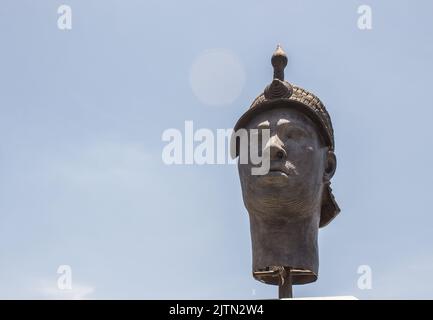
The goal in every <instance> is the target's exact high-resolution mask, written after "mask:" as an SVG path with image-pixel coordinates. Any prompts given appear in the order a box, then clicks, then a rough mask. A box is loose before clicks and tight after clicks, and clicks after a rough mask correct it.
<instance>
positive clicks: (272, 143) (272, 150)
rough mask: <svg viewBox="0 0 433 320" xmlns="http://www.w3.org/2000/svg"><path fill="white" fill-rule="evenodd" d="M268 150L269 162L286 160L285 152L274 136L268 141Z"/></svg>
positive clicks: (279, 141)
mask: <svg viewBox="0 0 433 320" xmlns="http://www.w3.org/2000/svg"><path fill="white" fill-rule="evenodd" d="M268 148H269V150H268V152H269V155H270V158H271V160H283V159H286V158H287V152H286V150H284V148H283V143H282V142H281V140H280V139H279V138H278V137H277V136H276V135H275V136H272V137H271V138H270V139H269V143H268Z"/></svg>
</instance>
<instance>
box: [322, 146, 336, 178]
mask: <svg viewBox="0 0 433 320" xmlns="http://www.w3.org/2000/svg"><path fill="white" fill-rule="evenodd" d="M335 169H337V158H336V157H335V153H334V151H331V150H328V152H327V154H326V167H325V172H324V174H323V180H324V182H329V181H330V180H331V178H332V177H333V176H334V173H335Z"/></svg>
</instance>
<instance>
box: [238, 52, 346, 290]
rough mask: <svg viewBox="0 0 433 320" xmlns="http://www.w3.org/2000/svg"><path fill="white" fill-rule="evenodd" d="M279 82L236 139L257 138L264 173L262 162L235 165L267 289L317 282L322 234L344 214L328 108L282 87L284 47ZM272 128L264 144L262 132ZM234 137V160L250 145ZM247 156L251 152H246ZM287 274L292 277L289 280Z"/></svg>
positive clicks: (258, 274) (277, 67)
mask: <svg viewBox="0 0 433 320" xmlns="http://www.w3.org/2000/svg"><path fill="white" fill-rule="evenodd" d="M272 65H273V67H274V79H273V81H272V83H271V84H270V85H268V86H267V87H266V88H265V90H264V92H263V93H262V94H261V95H260V96H258V97H257V98H256V99H255V100H254V101H253V103H252V105H251V107H250V108H249V109H248V111H246V112H245V113H244V114H243V115H242V116H241V118H240V119H239V120H238V122H237V123H236V125H235V128H234V132H235V134H236V133H238V132H240V131H241V130H244V131H246V132H250V133H251V132H252V131H255V132H257V134H258V136H259V138H257V143H258V144H260V146H259V148H258V149H259V150H262V156H263V157H264V156H265V155H266V156H267V157H268V158H269V165H268V170H267V171H266V172H265V173H264V174H256V175H255V174H252V168H254V167H256V166H257V164H255V163H252V161H249V159H250V158H249V157H248V156H247V161H244V162H242V161H238V169H239V176H240V181H241V187H242V194H243V200H244V204H245V207H246V209H247V210H248V213H249V218H250V227H251V240H252V253H253V276H254V278H255V279H257V280H259V281H262V282H264V283H267V284H274V285H279V286H280V296H291V293H288V294H286V295H284V293H283V294H282V293H281V290H282V289H281V288H282V285H283V283H284V281H286V284H287V282H288V284H289V285H290V288H289V290H290V292H291V284H292V283H293V284H305V283H310V282H314V281H316V280H317V276H318V267H319V261H318V260H319V259H318V243H317V242H318V241H317V237H318V229H319V228H320V227H323V226H325V225H327V224H328V223H329V222H330V221H331V220H332V219H333V218H334V217H335V216H336V215H337V214H338V213H339V211H340V209H339V207H338V205H337V203H336V202H335V199H334V196H333V195H332V190H331V188H330V180H331V178H332V176H333V174H334V172H335V169H336V157H335V154H334V133H333V128H332V123H331V119H330V117H329V114H328V112H327V111H326V109H325V106H324V105H323V103H322V102H321V101H320V100H319V99H318V98H317V97H316V96H315V95H313V94H312V93H310V92H308V91H306V90H304V89H302V88H300V87H297V86H295V85H292V84H290V83H288V82H287V81H284V68H285V66H286V65H287V56H286V55H285V53H284V51H283V50H282V49H281V47H280V46H278V47H277V50H276V51H275V52H274V54H273V56H272ZM264 130H267V132H268V134H267V137H266V138H265V137H264V136H261V132H264ZM237 138H239V137H238V136H236V135H234V136H233V137H232V142H233V144H232V152H233V156H235V157H236V156H239V158H240V159H241V156H240V155H241V153H242V149H249V148H251V146H250V147H249V148H248V146H247V147H245V146H244V145H243V144H242V143H240V141H239V140H238V139H237ZM246 152H247V151H246ZM287 275H289V276H288V277H287Z"/></svg>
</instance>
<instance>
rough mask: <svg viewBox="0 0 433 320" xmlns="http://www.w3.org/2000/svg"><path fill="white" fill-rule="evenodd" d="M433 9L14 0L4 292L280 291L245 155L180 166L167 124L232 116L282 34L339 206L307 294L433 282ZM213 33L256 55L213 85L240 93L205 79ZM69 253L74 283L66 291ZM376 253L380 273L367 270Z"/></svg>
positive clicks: (5, 66)
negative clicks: (167, 155)
mask: <svg viewBox="0 0 433 320" xmlns="http://www.w3.org/2000/svg"><path fill="white" fill-rule="evenodd" d="M61 4H68V5H70V6H71V7H72V30H70V31H60V30H59V29H58V28H57V18H58V14H57V8H58V6H60V5H61ZM361 4H369V5H371V6H372V9H373V29H372V30H369V31H361V30H359V29H358V28H357V19H358V14H357V8H358V6H359V5H361ZM432 16H433V3H432V2H431V1H427V0H425V1H416V2H414V1H409V0H405V1H403V0H399V1H392V2H391V1H387V2H385V1H372V0H370V1H347V0H344V1H343V0H339V1H336V0H333V1H329V0H328V1H313V0H308V1H306V0H302V1H301V0H299V1H287V0H285V1H221V0H219V1H205V0H202V1H174V0H173V1H159V0H158V1H156V0H155V1H138V0H136V1H130V0H128V1H120V0H118V1H107V0H104V1H103V0H92V1H89V0H86V1H84V0H80V1H79V0H69V1H66V0H65V1H49V0H44V1H30V0H29V1H23V0H19V1H17V0H3V1H2V2H1V4H0V39H1V46H0V48H1V50H0V88H1V91H0V298H68V297H81V298H96V299H104V298H133V299H139V298H205V299H207V298H246V299H257V298H274V297H276V294H277V289H276V287H272V286H266V285H263V284H260V283H258V282H257V281H255V280H253V278H252V277H251V252H250V238H249V224H248V219H247V214H246V211H245V209H244V207H243V204H242V200H241V192H240V185H239V181H238V176H237V170H236V167H235V166H232V165H218V166H217V165H214V166H212V165H205V166H197V165H192V166H166V165H164V164H163V162H162V160H161V152H162V149H163V147H164V145H165V144H164V142H162V141H161V135H162V132H163V131H164V130H165V129H168V128H179V129H181V130H183V126H184V121H185V120H193V121H194V125H195V126H196V127H197V128H200V127H203V128H210V129H212V130H216V129H217V128H230V127H232V126H233V125H234V123H235V122H236V120H237V119H238V117H239V116H240V115H241V114H242V113H243V112H244V111H245V109H246V108H247V107H248V106H249V104H250V103H251V101H252V100H253V99H254V98H255V96H256V95H258V94H259V93H260V92H261V91H262V90H263V88H264V87H265V86H266V85H267V84H268V83H269V82H270V80H271V76H272V70H271V67H270V63H269V59H270V55H271V54H272V51H273V50H274V48H275V45H276V44H277V43H281V44H282V46H283V47H284V48H285V50H286V52H287V54H288V56H289V65H288V67H287V68H286V79H287V80H288V81H291V82H294V83H296V84H298V85H301V86H303V87H305V88H307V89H309V90H311V91H313V92H314V93H316V94H317V95H318V96H319V97H320V98H321V99H322V100H323V101H324V103H325V104H326V106H327V108H328V110H329V112H330V113H331V116H332V119H333V124H334V129H335V134H336V154H337V158H338V168H337V172H336V175H335V177H334V179H333V184H332V186H333V190H334V194H335V196H336V199H337V201H338V203H339V204H340V207H341V209H342V212H341V214H340V216H338V217H337V218H336V219H335V220H334V221H333V222H332V223H331V224H330V225H329V226H327V227H326V228H325V229H323V230H321V232H320V274H319V280H318V281H317V282H316V283H315V284H310V285H305V286H299V287H295V295H296V296H330V295H355V296H357V297H359V298H433V274H432V273H433V250H432V248H433V218H432V210H431V205H430V200H431V194H432V186H431V181H432V180H433V169H432V168H431V163H432V162H433V152H432V151H431V146H432V143H431V141H432V138H433V134H432V132H431V127H432V125H431V119H432V118H433V103H432V99H431V98H430V97H429V93H430V92H431V89H430V86H431V75H432V73H433V60H432V57H433V42H432V35H433V19H432ZM209 50H211V51H212V50H217V51H218V50H220V51H218V52H230V53H231V54H232V55H233V57H234V58H235V59H234V60H235V61H237V62H236V63H237V66H238V67H239V70H240V71H239V70H238V71H236V72H241V73H242V74H241V75H240V76H239V73H235V74H234V75H235V76H236V75H238V76H239V77H238V78H236V77H233V72H235V71H233V70H234V69H233V68H227V70H223V71H224V72H223V74H227V79H224V77H222V78H221V77H217V78H216V79H215V87H216V88H220V89H221V88H222V87H224V85H223V84H222V83H226V84H227V83H229V84H230V83H231V82H230V81H232V82H233V81H235V80H233V79H238V80H239V79H240V80H239V81H241V80H242V79H244V82H242V83H241V84H242V86H241V87H240V89H239V90H238V91H236V90H235V93H237V94H236V96H235V98H234V100H233V102H231V103H228V104H225V105H224V106H210V105H207V104H206V103H204V102H203V101H202V100H200V98H199V97H198V96H197V93H196V91H194V85H191V79H190V78H191V72H192V71H191V70H193V66H194V65H195V63H197V59H199V58H198V57H201V56H202V55H203V53H206V52H209ZM223 66H224V65H223ZM209 68H210V69H212V66H209ZM235 70H237V69H235ZM242 76H244V78H242ZM225 81H227V82H225ZM236 81H237V80H236ZM235 84H236V83H235ZM237 84H239V83H237ZM209 87H210V88H212V86H208V88H207V89H206V88H204V89H203V88H202V87H200V88H202V89H200V90H209ZM195 89H197V88H195ZM206 92H212V90H210V91H206ZM230 92H232V93H233V90H232V91H230ZM212 98H213V99H218V96H216V97H215V96H212ZM223 98H224V97H221V99H223ZM223 100H224V99H223ZM63 264H68V265H70V266H71V267H72V274H73V288H74V291H73V292H72V293H64V292H60V291H59V290H57V289H56V281H57V277H58V275H57V273H56V270H57V267H58V266H59V265H63ZM363 264H367V265H370V266H371V268H372V271H373V289H372V290H359V289H358V288H357V280H358V276H359V275H358V274H357V268H358V266H359V265H363Z"/></svg>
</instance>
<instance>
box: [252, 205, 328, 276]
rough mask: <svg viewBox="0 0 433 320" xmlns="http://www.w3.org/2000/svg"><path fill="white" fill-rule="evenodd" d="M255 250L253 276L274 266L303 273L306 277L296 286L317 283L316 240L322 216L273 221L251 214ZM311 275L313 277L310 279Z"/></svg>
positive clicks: (256, 213) (313, 214)
mask: <svg viewBox="0 0 433 320" xmlns="http://www.w3.org/2000/svg"><path fill="white" fill-rule="evenodd" d="M249 216H250V225H251V239H252V249H253V272H254V271H259V270H266V269H267V268H269V267H273V266H282V267H289V268H293V269H300V270H304V273H307V276H305V275H304V277H303V278H302V279H301V277H299V279H294V283H295V284H296V282H297V280H298V283H307V282H312V281H315V280H316V278H317V274H318V268H319V254H318V244H317V236H318V229H319V219H320V212H313V213H311V215H308V217H307V218H303V219H302V220H293V219H289V218H284V219H283V218H282V219H278V220H275V219H270V218H266V215H264V214H262V213H258V212H249ZM308 274H310V275H309V276H308Z"/></svg>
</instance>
